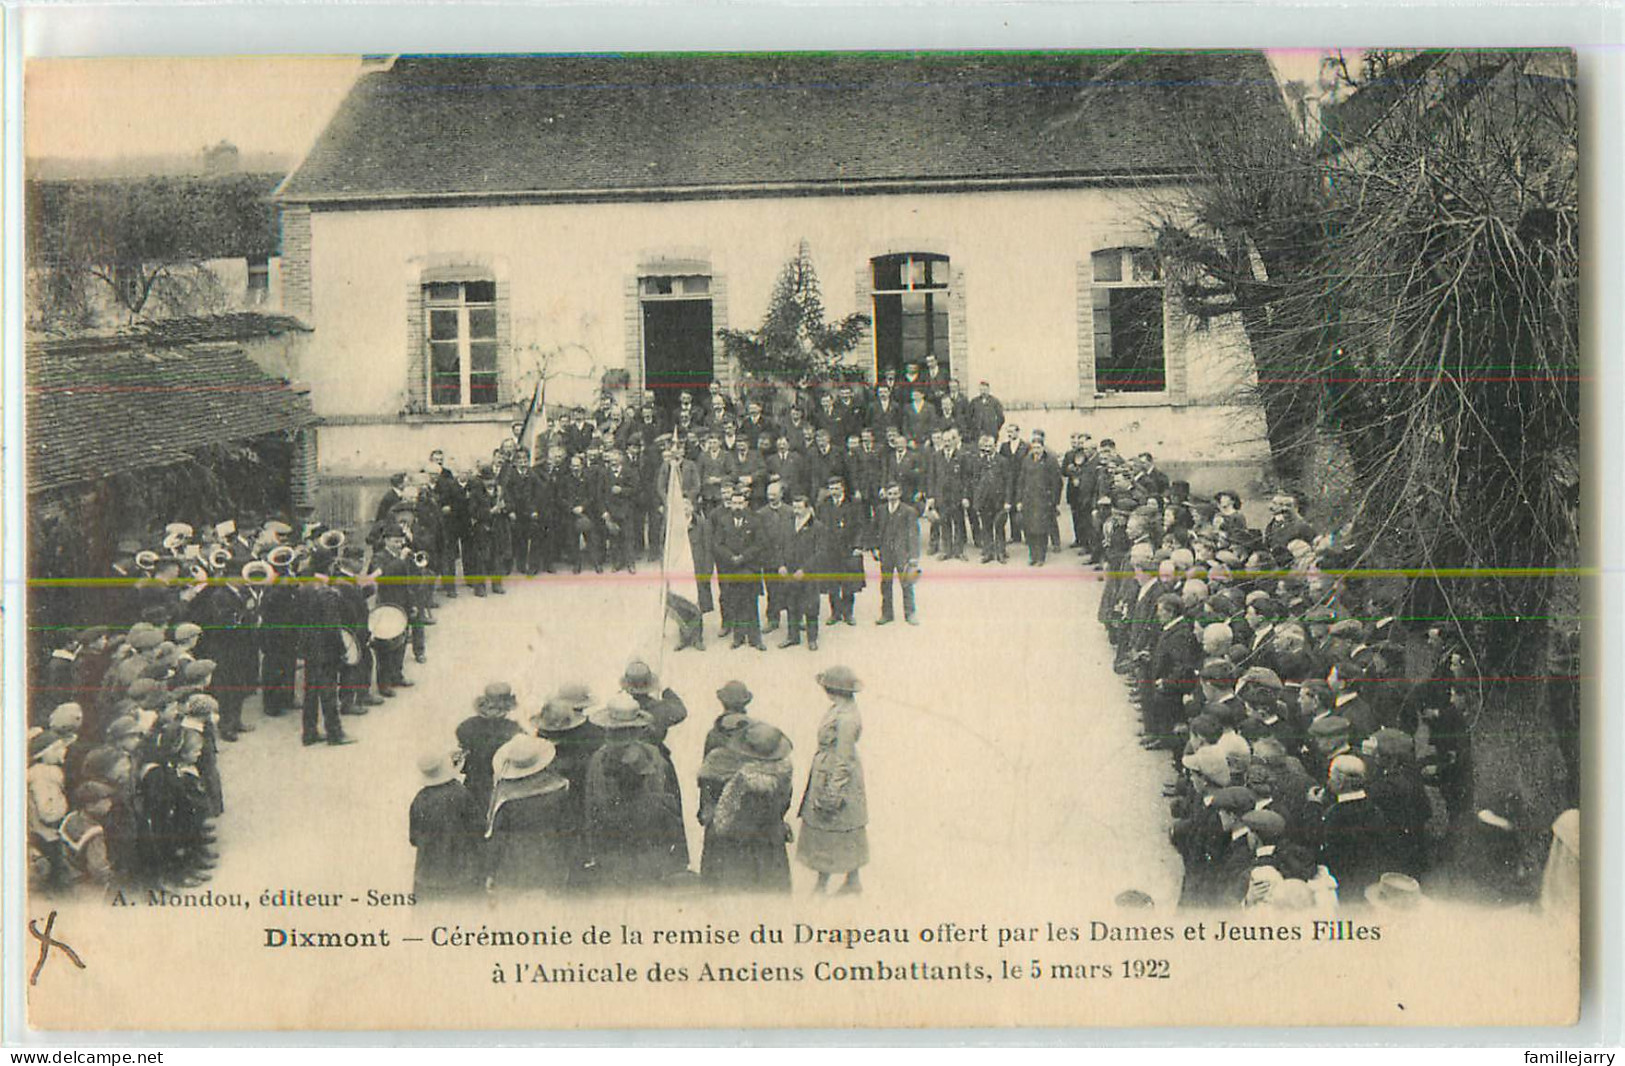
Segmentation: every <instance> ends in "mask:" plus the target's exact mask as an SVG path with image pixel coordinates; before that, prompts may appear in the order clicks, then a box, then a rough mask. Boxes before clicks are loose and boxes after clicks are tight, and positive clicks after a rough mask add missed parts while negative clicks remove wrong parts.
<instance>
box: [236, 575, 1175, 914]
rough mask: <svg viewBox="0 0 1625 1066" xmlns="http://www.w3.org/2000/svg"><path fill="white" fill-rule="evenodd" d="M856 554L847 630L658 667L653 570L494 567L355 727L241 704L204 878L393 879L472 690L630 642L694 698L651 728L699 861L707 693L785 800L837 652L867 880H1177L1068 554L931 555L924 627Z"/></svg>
mask: <svg viewBox="0 0 1625 1066" xmlns="http://www.w3.org/2000/svg"><path fill="white" fill-rule="evenodd" d="M869 565H870V568H871V571H870V581H871V584H870V586H869V588H868V589H867V590H866V591H865V592H864V593H862V594H861V596H860V598H859V601H858V625H857V626H856V627H855V628H854V627H846V626H837V627H834V628H833V630H831V629H829V628H825V631H824V634H823V640H822V641H821V646H820V649H819V650H818V651H817V652H809V651H808V650H807V649H806V647H805V646H803V647H797V648H789V649H780V648H779V647H778V646H777V645H778V640H779V638H780V637H781V636H782V631H781V633H779V634H773V635H771V636H770V637H769V638H768V650H767V651H765V652H757V651H754V650H752V649H750V648H748V647H747V648H743V649H739V650H733V649H731V648H730V647H728V646H727V642H726V641H724V640H721V639H718V638H717V637H716V633H717V624H718V623H717V616H716V615H715V614H712V615H707V616H706V631H707V639H708V645H709V646H708V648H707V650H705V651H703V652H697V651H693V650H688V651H683V652H675V651H671V650H668V651H667V652H666V654H665V655H664V657H663V661H662V660H661V657H660V655H659V653H658V651H657V650H656V648H657V642H656V640H655V638H654V635H653V634H654V626H655V624H656V618H657V614H658V609H657V605H658V603H659V573H658V568H644V569H640V571H639V573H638V574H637V575H635V576H634V575H625V574H614V575H611V574H605V575H593V574H590V573H589V574H585V575H581V576H572V575H569V574H558V575H544V576H542V577H540V578H536V579H528V580H527V579H522V578H521V579H509V581H508V583H507V584H508V593H507V595H504V596H491V597H489V598H486V599H476V598H474V597H472V596H470V595H469V594H468V592H467V591H466V590H465V591H464V592H463V594H462V595H461V596H460V597H459V598H458V599H456V600H454V601H448V602H446V603H444V604H443V605H442V607H441V608H440V611H439V624H438V625H436V626H434V627H432V628H431V629H429V631H428V633H429V661H428V662H427V663H426V664H424V665H421V666H419V665H415V664H412V663H411V662H408V676H409V677H410V678H411V679H412V680H414V681H415V682H416V684H415V685H414V687H412V688H410V689H403V690H402V691H401V693H400V695H398V696H397V697H396V698H395V699H393V700H390V701H388V702H387V704H386V705H385V706H382V707H377V708H374V709H373V710H372V712H371V713H370V714H368V715H366V716H364V717H358V718H347V719H346V720H345V722H346V728H347V730H348V731H349V732H350V734H351V735H352V736H353V737H355V738H356V740H357V741H358V743H356V744H353V745H349V746H345V747H333V748H329V747H327V746H326V745H321V746H317V747H313V748H305V747H302V746H301V745H300V741H299V723H298V716H297V714H295V715H290V716H287V717H283V718H278V719H267V718H264V717H262V716H261V715H260V714H259V713H258V710H257V700H256V701H254V702H252V703H251V704H250V712H249V720H250V721H251V722H253V723H254V724H255V725H256V726H257V727H258V728H257V729H256V731H255V732H253V733H251V734H248V735H246V736H245V737H244V738H243V739H242V741H240V742H239V743H236V744H227V745H222V748H223V750H222V755H221V771H222V775H223V778H224V780H225V790H226V806H227V809H226V813H225V814H224V816H223V817H222V818H221V819H220V823H219V838H220V842H219V848H220V851H221V861H220V865H219V868H218V869H217V870H216V872H215V877H214V880H213V883H212V886H211V887H214V888H218V889H222V890H231V891H239V890H240V891H248V890H250V889H252V890H254V891H255V892H256V893H257V892H258V891H259V890H261V889H262V888H270V889H276V888H283V887H285V888H296V889H300V890H303V891H313V890H323V888H324V886H326V887H327V889H328V890H332V888H333V887H338V888H343V889H345V890H346V891H347V892H349V893H350V894H354V893H355V892H357V891H365V889H367V888H372V889H376V890H378V891H382V892H405V891H408V890H409V889H410V886H411V880H412V864H413V851H412V849H411V848H410V847H409V846H408V843H407V807H408V804H409V803H410V802H411V800H412V797H413V795H414V794H415V793H416V791H417V789H418V787H419V783H418V771H417V768H416V761H417V758H418V756H419V755H420V754H421V753H423V752H425V751H430V750H433V749H436V748H440V749H444V750H450V749H451V748H453V747H455V741H454V739H453V731H454V730H455V728H456V726H457V724H458V723H459V722H460V721H462V719H464V718H465V717H467V716H469V715H470V714H472V713H473V703H474V698H475V697H476V696H477V695H478V694H479V692H480V691H481V689H482V688H483V687H484V685H485V684H486V683H487V682H490V681H499V680H500V681H507V682H508V683H510V684H511V685H513V687H514V689H515V691H516V692H517V694H518V696H519V709H518V711H516V712H515V714H516V717H518V718H520V719H522V720H523V719H526V718H528V717H529V716H530V715H531V714H532V713H534V712H535V710H536V709H537V708H538V707H539V706H540V705H541V702H542V700H543V699H544V698H545V696H546V695H547V694H548V693H549V692H551V691H552V690H553V689H555V688H556V687H558V686H559V685H560V684H561V683H563V682H566V681H571V680H580V681H585V682H588V683H589V684H590V685H591V686H592V688H593V691H594V693H595V694H596V695H598V696H599V697H600V698H602V697H603V696H606V695H608V694H609V693H611V692H613V691H614V690H615V686H616V684H617V680H618V678H619V676H620V673H621V670H622V668H623V666H624V665H625V662H626V660H627V658H628V656H629V655H631V654H634V653H640V654H644V655H647V656H649V657H650V661H651V662H652V663H658V665H659V669H660V670H661V675H662V676H661V680H662V683H663V684H665V685H670V686H672V687H673V688H674V689H675V690H676V691H677V693H678V694H679V695H680V696H682V698H683V699H684V700H685V702H686V703H687V705H688V707H689V720H688V722H687V723H685V724H684V725H682V726H679V727H678V728H676V729H674V730H673V731H672V733H671V735H670V737H669V738H668V743H669V745H670V747H671V749H672V752H673V756H674V759H675V761H676V765H677V768H678V771H679V774H680V775H681V777H682V781H683V806H684V816H685V819H686V820H687V822H688V828H689V834H690V842H691V853H692V855H693V856H694V859H695V864H696V867H697V864H698V856H699V853H700V841H701V829H700V826H699V825H698V824H697V823H696V822H695V821H694V818H693V812H694V808H695V798H696V788H697V786H696V784H695V774H696V771H697V769H698V767H699V763H700V756H701V745H702V742H703V740H704V737H705V734H706V731H707V730H708V729H709V727H710V725H711V722H712V721H713V720H714V718H715V717H716V715H717V714H718V713H719V710H720V708H719V706H718V703H717V701H716V698H715V695H714V693H715V691H716V690H717V689H718V688H720V687H721V686H722V685H723V683H725V682H726V681H728V680H730V679H733V678H737V679H739V680H741V681H743V682H744V683H745V684H746V685H748V686H749V687H750V688H751V690H752V691H753V692H754V693H755V695H756V698H755V701H754V703H753V704H752V705H751V708H750V710H751V713H752V714H754V715H756V716H758V717H761V718H763V719H766V720H768V721H771V722H773V723H774V724H775V725H778V726H779V727H780V728H782V729H784V730H785V732H786V733H787V734H788V735H789V737H790V739H791V740H792V741H793V742H794V744H795V753H794V756H793V758H794V762H795V767H796V778H797V788H796V800H795V802H796V803H799V802H800V792H801V787H802V785H803V784H804V783H805V778H806V768H807V765H808V763H809V761H810V759H811V756H812V754H813V752H814V750H815V748H816V733H817V727H818V722H819V719H820V717H821V716H822V714H823V711H824V710H825V708H826V706H827V703H826V701H825V699H824V697H823V693H822V691H821V690H820V689H819V688H818V686H817V685H816V684H815V682H814V677H815V675H816V674H817V673H818V672H819V670H821V669H823V668H824V667H826V666H830V665H832V664H835V663H844V664H846V665H847V666H850V667H851V668H852V669H853V670H855V671H856V672H857V674H858V676H859V677H860V678H861V679H862V680H863V682H864V686H865V687H864V690H863V692H862V693H861V694H860V696H859V697H858V704H859V708H860V710H861V713H862V715H863V728H864V731H863V737H862V741H861V743H860V745H859V750H860V753H861V755H862V758H863V761H864V767H865V772H866V776H867V781H868V787H869V805H870V812H871V824H870V827H869V834H870V848H871V853H872V861H871V864H870V866H869V867H868V868H867V869H865V871H864V877H865V888H866V894H868V895H870V896H877V895H878V896H882V897H886V896H888V895H892V894H896V895H902V896H907V897H909V898H930V899H944V898H959V897H965V898H976V897H977V896H978V892H979V890H980V889H985V888H987V887H989V886H991V885H997V886H999V890H1000V891H1001V892H1003V891H1008V890H1009V888H1010V886H1014V885H1023V884H1025V885H1046V886H1048V887H1049V888H1051V889H1058V888H1061V887H1062V886H1068V887H1069V888H1075V889H1076V891H1077V892H1078V893H1079V898H1085V897H1088V898H1096V899H1109V898H1110V897H1111V896H1113V895H1115V894H1116V893H1117V892H1120V891H1122V890H1124V889H1128V888H1138V889H1140V890H1142V891H1145V892H1148V893H1149V894H1150V895H1151V896H1152V897H1153V898H1155V899H1157V900H1158V901H1159V902H1160V901H1171V900H1173V899H1174V898H1176V896H1177V892H1178V882H1179V872H1178V870H1179V863H1178V859H1177V856H1176V855H1175V853H1174V852H1173V850H1172V849H1171V848H1170V846H1169V845H1168V843H1167V837H1166V824H1165V823H1166V810H1165V806H1164V801H1163V800H1162V798H1161V786H1162V784H1163V782H1164V781H1165V780H1167V779H1168V778H1169V768H1168V761H1167V759H1166V756H1160V755H1154V754H1150V753H1147V752H1145V751H1142V750H1141V748H1140V747H1139V745H1138V743H1137V739H1136V738H1137V718H1136V713H1135V711H1134V708H1133V706H1132V704H1131V703H1130V702H1129V700H1128V699H1127V696H1126V694H1125V690H1124V686H1123V684H1122V682H1121V679H1120V678H1118V677H1117V675H1115V674H1114V673H1113V672H1112V670H1111V665H1110V664H1111V648H1110V645H1109V644H1108V642H1107V640H1106V637H1105V633H1104V631H1103V629H1102V627H1101V626H1100V625H1099V624H1098V623H1097V622H1096V620H1095V610H1096V605H1097V603H1098V600H1099V596H1100V590H1101V581H1100V575H1099V574H1098V573H1097V572H1096V571H1093V570H1091V569H1086V568H1084V567H1082V566H1081V565H1080V563H1079V559H1078V556H1077V555H1076V554H1074V553H1071V552H1066V553H1062V554H1060V555H1059V556H1058V557H1056V558H1053V559H1052V560H1051V561H1050V563H1049V565H1048V566H1046V567H1044V568H1041V569H1035V568H1030V567H1028V566H1027V565H1026V562H1025V552H1024V551H1021V550H1020V549H1019V547H1018V549H1017V550H1016V551H1013V552H1012V555H1011V562H1010V563H1009V565H1007V566H1002V567H1001V566H997V565H994V566H982V565H979V564H977V563H975V562H971V563H960V562H954V563H940V562H935V561H928V562H927V565H926V572H925V574H924V576H923V578H922V580H921V582H920V584H919V588H918V591H919V603H920V614H919V617H920V621H921V623H922V624H921V625H919V626H917V627H914V626H907V625H904V624H902V622H901V620H899V621H898V622H897V623H896V624H894V625H891V626H886V627H877V626H876V625H875V624H874V619H875V617H876V616H877V614H878V611H879V590H878V587H877V586H876V584H875V583H874V582H875V574H874V564H873V562H872V561H871V562H870V564H869ZM674 644H675V641H674V639H672V637H671V636H670V635H668V637H667V647H668V649H669V648H670V647H671V646H672V645H674ZM794 810H795V808H794V806H792V808H791V813H792V816H793V814H794ZM795 824H796V823H795V821H794V820H793V818H792V825H793V826H794V825H795ZM795 876H796V886H797V891H798V892H801V891H805V890H806V889H807V888H808V887H809V886H810V884H811V880H812V875H811V874H810V873H809V872H808V871H806V870H805V869H803V868H801V867H799V866H797V867H796V874H795Z"/></svg>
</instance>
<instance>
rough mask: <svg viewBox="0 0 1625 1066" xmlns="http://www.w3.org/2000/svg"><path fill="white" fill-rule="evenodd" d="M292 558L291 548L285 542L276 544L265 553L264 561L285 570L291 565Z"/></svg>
mask: <svg viewBox="0 0 1625 1066" xmlns="http://www.w3.org/2000/svg"><path fill="white" fill-rule="evenodd" d="M293 558H294V555H293V549H292V548H290V547H288V546H287V545H286V544H278V545H277V546H276V547H274V548H272V549H271V550H270V551H269V552H266V553H265V561H266V562H267V563H269V564H271V565H272V566H274V567H277V568H278V569H281V570H286V569H288V568H289V567H290V566H292V565H293Z"/></svg>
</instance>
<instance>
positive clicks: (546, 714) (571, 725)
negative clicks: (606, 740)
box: [531, 699, 587, 736]
mask: <svg viewBox="0 0 1625 1066" xmlns="http://www.w3.org/2000/svg"><path fill="white" fill-rule="evenodd" d="M586 721H587V716H586V715H584V714H582V713H581V711H580V710H579V709H577V708H575V707H572V706H570V704H568V703H565V702H564V701H563V700H559V699H551V700H548V701H547V702H546V703H544V704H542V709H541V710H540V711H538V712H537V713H536V717H534V718H532V719H531V723H532V724H533V725H534V726H535V727H536V732H538V733H540V734H542V735H543V736H546V735H548V734H559V733H568V732H569V731H570V730H572V729H578V728H580V727H581V726H582V725H584V724H585V723H586Z"/></svg>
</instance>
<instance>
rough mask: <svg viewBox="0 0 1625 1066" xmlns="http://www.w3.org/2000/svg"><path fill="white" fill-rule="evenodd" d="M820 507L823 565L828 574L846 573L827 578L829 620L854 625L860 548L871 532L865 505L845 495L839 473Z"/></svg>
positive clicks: (860, 572)
mask: <svg viewBox="0 0 1625 1066" xmlns="http://www.w3.org/2000/svg"><path fill="white" fill-rule="evenodd" d="M876 491H877V492H878V491H879V490H878V488H877V489H876ZM817 511H818V520H819V522H820V523H822V524H823V526H824V531H825V537H824V546H825V551H826V559H827V561H826V562H825V563H823V564H821V565H822V566H823V567H824V572H825V573H826V574H831V575H834V574H840V575H843V576H841V577H840V578H839V579H836V580H830V581H826V582H825V588H826V589H827V590H828V592H829V624H830V625H834V624H835V623H837V622H845V623H846V624H847V625H849V626H855V625H857V624H858V622H857V618H856V616H855V615H854V614H853V606H854V604H855V601H856V599H857V593H858V590H859V589H861V588H862V587H863V580H864V579H863V556H862V555H860V554H858V552H859V548H860V546H861V543H862V541H863V539H864V538H865V537H867V536H868V535H869V526H868V525H867V523H866V520H865V518H864V516H863V511H862V508H860V507H859V506H858V505H857V504H855V503H853V502H852V501H851V500H848V499H847V498H846V485H845V483H844V482H842V481H841V479H840V478H838V477H832V478H830V479H829V484H828V486H827V489H826V491H825V494H824V502H823V503H821V504H819V505H818V508H817Z"/></svg>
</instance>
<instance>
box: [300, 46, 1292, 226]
mask: <svg viewBox="0 0 1625 1066" xmlns="http://www.w3.org/2000/svg"><path fill="white" fill-rule="evenodd" d="M1238 112H1240V113H1243V114H1245V113H1257V114H1259V115H1260V117H1261V119H1262V120H1265V121H1282V122H1284V121H1285V108H1284V105H1283V103H1282V101H1281V98H1280V94H1279V92H1278V90H1277V88H1276V84H1275V81H1274V77H1273V75H1272V73H1271V71H1270V68H1269V65H1268V63H1267V62H1266V61H1265V59H1264V56H1263V55H1262V53H1258V52H1040V53H1026V52H1023V53H948V52H923V53H922V52H897V53H774V54H708V55H679V54H663V55H609V56H602V55H600V56H585V55H572V56H524V57H508V56H494V57H493V56H475V57H470V56H451V57H446V56H434V57H414V56H407V57H401V58H399V59H397V60H396V61H395V62H394V63H393V64H392V65H390V66H388V67H387V68H385V69H380V70H377V71H375V72H372V73H369V74H365V75H363V76H362V77H361V78H360V79H359V80H358V81H357V83H356V85H355V86H354V87H353V88H352V89H351V91H350V93H349V95H348V97H347V98H346V99H345V101H344V102H343V104H342V105H341V106H340V107H339V109H338V111H337V113H336V114H335V115H334V117H333V119H332V121H331V122H330V123H329V124H328V126H327V128H326V129H325V130H324V131H323V133H322V135H321V136H320V138H319V139H318V140H317V141H316V144H315V145H314V147H313V148H312V149H311V151H310V153H309V154H308V155H307V157H306V158H305V160H304V162H303V163H302V164H301V165H300V167H299V168H298V169H297V170H296V171H295V172H294V173H293V174H292V175H291V176H290V177H289V179H288V180H287V181H286V182H285V183H284V185H283V187H282V189H281V191H280V196H281V198H282V199H283V200H285V201H290V202H309V203H322V202H330V203H357V202H365V201H388V200H445V199H470V198H480V197H504V196H506V197H539V198H565V197H582V198H593V197H600V198H601V197H606V196H608V197H617V196H619V197H631V198H637V197H650V198H660V197H662V196H683V195H690V196H692V195H714V196H729V195H737V194H739V193H740V192H741V191H743V190H745V189H749V188H752V187H755V188H757V189H759V190H766V191H774V190H790V191H801V192H807V191H811V192H846V191H864V190H865V189H867V188H871V187H873V186H876V185H880V186H882V187H884V186H885V185H886V184H887V183H897V182H904V183H908V182H927V183H931V182H948V183H976V182H987V181H1009V180H1028V181H1046V180H1047V181H1077V180H1096V181H1098V180H1114V179H1115V180H1147V179H1151V178H1166V177H1177V176H1181V175H1185V174H1188V173H1189V172H1190V165H1189V162H1188V159H1187V153H1186V150H1185V144H1186V138H1185V136H1184V131H1185V130H1186V129H1187V128H1188V124H1189V123H1192V122H1195V123H1201V122H1203V121H1204V119H1205V118H1213V117H1217V116H1219V115H1225V116H1232V117H1233V116H1234V115H1235V114H1237V113H1238Z"/></svg>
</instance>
